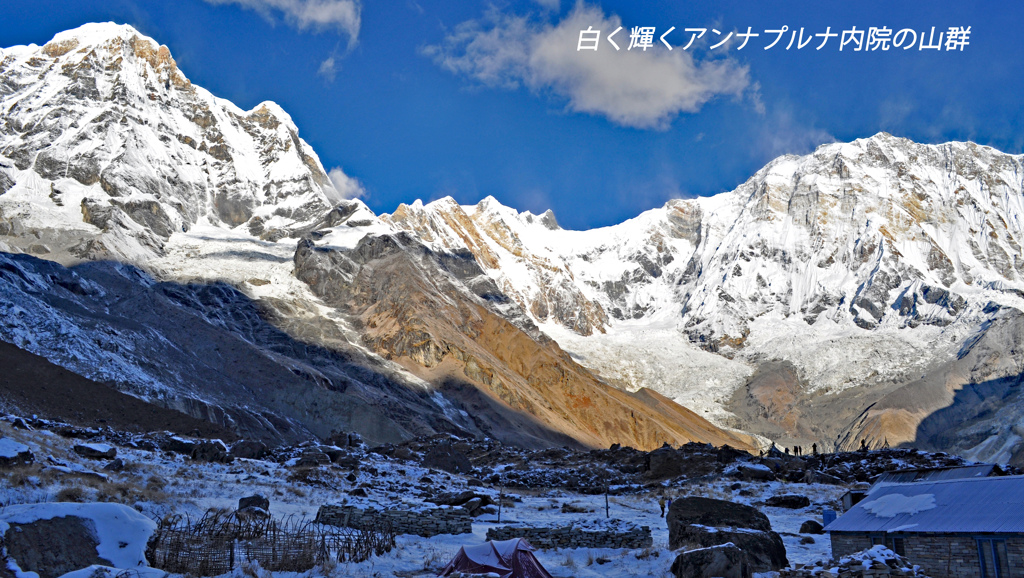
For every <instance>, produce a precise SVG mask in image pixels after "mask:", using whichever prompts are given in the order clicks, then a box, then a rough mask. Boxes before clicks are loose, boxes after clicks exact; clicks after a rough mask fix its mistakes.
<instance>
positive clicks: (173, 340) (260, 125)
mask: <svg viewBox="0 0 1024 578" xmlns="http://www.w3.org/2000/svg"><path fill="white" fill-rule="evenodd" d="M0 106H2V107H3V110H4V111H5V112H4V117H3V120H4V122H3V124H2V125H0V187H2V188H0V250H2V251H5V253H0V311H2V312H3V314H4V321H3V323H2V324H0V339H3V340H4V341H7V342H10V343H13V344H15V345H17V346H19V347H22V348H24V349H27V350H29V351H31V352H33V353H37V354H39V355H43V356H45V357H46V358H48V359H49V360H51V361H54V362H56V363H58V364H60V365H62V366H64V367H67V368H69V369H72V370H73V371H75V372H78V373H80V374H82V375H85V376H87V377H89V378H91V379H94V380H98V381H102V382H105V383H108V384H111V385H113V386H115V387H117V388H118V389H120V390H122V391H126V392H129V393H131V394H133V395H137V396H140V397H144V398H146V399H150V400H153V401H156V402H157V403H160V404H162V405H164V406H167V407H173V408H175V409H180V410H182V411H184V412H186V413H188V414H190V415H193V416H196V417H201V418H203V419H207V420H210V421H214V422H216V423H219V424H221V425H224V426H227V427H230V428H232V429H234V430H236V431H238V432H239V433H241V434H243V435H247V436H254V437H259V438H261V439H264V440H266V441H269V442H272V443H290V442H293V441H296V440H298V439H302V438H304V437H311V436H317V437H325V436H327V435H329V434H330V433H331V432H332V431H334V430H357V431H359V432H361V433H362V434H363V435H364V436H365V437H366V438H367V439H368V440H369V441H371V442H372V443H377V442H393V441H398V440H401V439H406V438H408V437H410V436H413V435H423V434H429V433H436V432H458V433H461V434H464V435H478V436H484V435H486V436H490V437H495V438H499V439H502V440H504V441H507V442H511V443H516V444H520V445H529V446H544V447H546V446H550V445H595V446H596V445H609V444H611V443H623V444H628V445H633V446H636V447H642V448H651V447H655V446H659V445H661V444H662V443H664V442H671V443H683V442H686V441H702V442H703V441H711V442H715V443H718V444H723V443H729V444H731V445H733V446H738V447H753V445H752V444H753V440H752V438H750V437H749V436H746V435H743V434H734V433H731V432H728V431H725V430H722V429H721V428H718V427H716V426H713V425H711V424H710V423H708V422H707V421H705V420H703V419H702V418H700V417H697V416H696V415H694V414H692V412H688V411H687V410H685V409H684V408H681V407H679V406H677V405H676V404H674V403H673V402H671V401H669V400H667V399H665V398H663V397H661V396H658V395H657V394H654V393H650V392H647V393H641V394H638V395H634V394H629V393H626V392H622V391H620V390H617V389H615V388H612V387H609V386H607V385H606V384H603V383H602V382H600V381H599V380H598V379H597V378H596V377H595V376H594V375H593V374H592V373H590V372H589V370H587V369H585V368H583V367H582V366H579V365H578V364H576V363H575V362H573V361H572V359H571V358H570V357H569V356H568V355H567V354H566V353H564V352H563V351H561V350H560V349H559V348H558V346H557V345H556V344H555V343H554V342H553V341H551V340H550V339H549V338H547V337H546V336H545V335H544V334H543V333H541V332H540V331H539V330H538V328H537V327H536V325H535V324H534V321H533V320H532V318H531V317H530V315H529V314H527V313H526V312H525V311H524V310H523V309H522V308H521V307H520V306H519V304H518V303H517V302H516V301H514V300H513V299H510V298H509V297H507V296H506V295H505V294H504V293H503V292H502V291H503V289H502V288H501V287H499V286H498V285H497V284H495V283H494V282H493V281H492V280H491V279H490V278H489V277H487V276H486V275H484V274H483V271H482V270H481V269H480V266H479V264H478V262H477V257H476V256H475V255H474V254H473V253H471V252H469V251H465V250H435V249H434V248H428V247H427V246H426V245H424V244H423V243H421V242H420V241H418V240H416V239H414V238H412V237H410V236H409V235H407V234H406V235H405V236H403V235H402V233H401V230H400V229H399V228H397V227H394V226H391V225H389V224H388V223H385V222H383V221H380V220H379V219H377V218H376V217H375V216H374V215H373V214H372V213H370V212H369V211H368V210H366V208H365V206H363V205H361V204H360V203H344V204H342V205H340V206H337V207H333V208H332V204H331V202H330V201H329V200H328V198H329V195H332V194H334V192H335V191H333V188H332V186H331V184H330V181H329V179H328V178H327V176H326V174H325V173H324V170H323V167H322V166H321V164H320V162H319V160H318V159H317V157H316V154H315V153H314V152H313V151H312V150H311V149H310V148H309V146H308V145H306V144H305V143H304V142H303V141H302V140H301V139H300V138H299V137H298V130H297V128H296V127H295V126H294V125H293V124H292V122H291V119H290V118H289V117H288V115H287V114H286V113H284V112H283V111H282V110H281V109H280V108H279V107H277V106H276V105H275V104H273V103H270V102H266V103H263V104H261V105H259V106H257V107H256V108H255V109H254V110H252V111H242V110H240V109H238V108H237V107H235V106H234V105H233V104H231V103H230V102H227V101H224V100H222V99H218V98H215V97H214V96H212V95H210V94H209V93H208V92H206V91H205V90H203V89H202V88H200V87H197V86H195V85H193V84H191V82H190V81H189V80H188V79H187V78H186V77H185V76H184V74H183V73H182V72H181V71H180V70H179V69H178V68H177V65H176V63H175V61H174V59H173V58H172V57H171V54H170V51H169V50H168V49H167V48H166V47H164V46H159V45H158V44H157V43H156V42H154V41H152V40H151V39H148V38H145V37H144V36H142V35H140V34H139V33H138V32H137V31H135V30H134V29H132V28H131V27H128V26H117V25H113V24H96V25H86V26H83V27H82V28H79V29H76V30H72V31H69V32H65V33H62V34H59V35H57V37H55V38H54V39H53V40H52V41H51V42H49V43H47V44H46V45H44V46H42V47H39V46H34V45H33V46H22V47H13V48H8V49H4V50H3V51H2V52H0ZM539 219H540V221H541V222H544V223H547V224H548V226H551V227H554V228H557V224H555V223H554V222H553V219H551V218H547V217H541V218H539ZM374 228H377V229H380V230H378V231H376V232H374V231H372V230H373V229H374ZM368 232H370V233H373V234H369V235H366V233H368ZM346 235H347V236H346ZM353 235H355V236H356V237H355V239H354V241H355V242H354V243H353V247H355V250H354V251H347V250H343V249H344V248H343V247H332V246H324V245H323V242H322V240H323V239H325V238H326V239H335V238H340V237H346V239H348V238H349V237H352V236H353ZM364 235H365V236H364ZM299 238H302V241H301V242H298V241H297V239H299ZM297 243H298V246H297ZM318 243H319V246H318ZM19 252H22V253H31V254H35V255H39V256H43V257H45V258H46V259H47V260H46V261H44V260H39V259H33V258H29V257H26V256H23V255H13V254H12V253H19ZM481 258H482V257H481ZM96 261H100V262H99V263H97V262H96ZM566 287H568V286H566ZM552 307H553V308H555V309H559V310H562V309H565V307H560V306H557V305H554V304H553V305H552ZM589 314H590V315H591V316H592V319H581V321H580V323H581V325H580V329H581V330H583V329H585V328H586V327H588V326H589V325H593V324H594V323H597V324H600V323H603V313H602V312H601V311H600V308H595V309H594V311H592V312H590V313H589ZM588 324H589V325H588Z"/></svg>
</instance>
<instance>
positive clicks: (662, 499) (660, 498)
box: [658, 495, 665, 518]
mask: <svg viewBox="0 0 1024 578" xmlns="http://www.w3.org/2000/svg"><path fill="white" fill-rule="evenodd" d="M658 506H660V507H661V517H662V518H664V517H665V496H664V495H661V496H658Z"/></svg>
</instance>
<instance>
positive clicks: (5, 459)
mask: <svg viewBox="0 0 1024 578" xmlns="http://www.w3.org/2000/svg"><path fill="white" fill-rule="evenodd" d="M33 461H35V456H33V455H32V451H31V450H29V449H28V446H27V445H25V444H23V443H20V442H16V441H14V440H12V439H11V438H0V467H3V468H9V467H12V466H18V465H27V464H31V463H32V462H33Z"/></svg>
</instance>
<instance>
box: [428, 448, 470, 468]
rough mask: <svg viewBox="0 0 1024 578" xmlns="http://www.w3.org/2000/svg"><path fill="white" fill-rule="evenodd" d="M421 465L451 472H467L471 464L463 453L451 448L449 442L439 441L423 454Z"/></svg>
mask: <svg viewBox="0 0 1024 578" xmlns="http://www.w3.org/2000/svg"><path fill="white" fill-rule="evenodd" d="M422 465H423V467H425V468H435V469H438V470H444V471H446V472H450V473H453V474H468V473H470V472H472V470H473V465H472V464H471V463H469V458H467V457H466V455H465V454H463V453H462V452H459V451H457V450H455V449H454V448H452V446H451V444H449V443H441V444H438V445H436V446H434V448H433V449H432V450H430V451H429V452H427V455H425V456H423V464H422Z"/></svg>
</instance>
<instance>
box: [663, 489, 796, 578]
mask: <svg viewBox="0 0 1024 578" xmlns="http://www.w3.org/2000/svg"><path fill="white" fill-rule="evenodd" d="M666 521H667V522H668V532H669V547H670V548H672V549H673V550H675V549H678V548H686V549H697V548H708V547H711V546H718V545H722V544H726V543H729V542H732V543H733V544H735V545H736V547H738V548H739V549H741V550H743V551H744V552H745V553H746V555H747V559H748V561H749V564H750V570H751V571H752V572H769V571H773V570H779V569H780V568H784V567H786V566H788V565H789V562H788V560H787V559H786V546H785V545H784V544H783V543H782V537H781V536H779V535H778V534H777V533H775V532H774V531H772V526H771V522H770V521H769V520H768V517H767V516H765V515H764V514H762V513H761V512H759V511H757V510H756V509H755V508H752V507H750V506H747V505H744V504H737V503H734V502H728V501H725V500H715V499H711V498H681V499H678V500H675V501H673V502H672V505H671V506H670V507H669V511H668V514H667V515H666Z"/></svg>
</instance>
